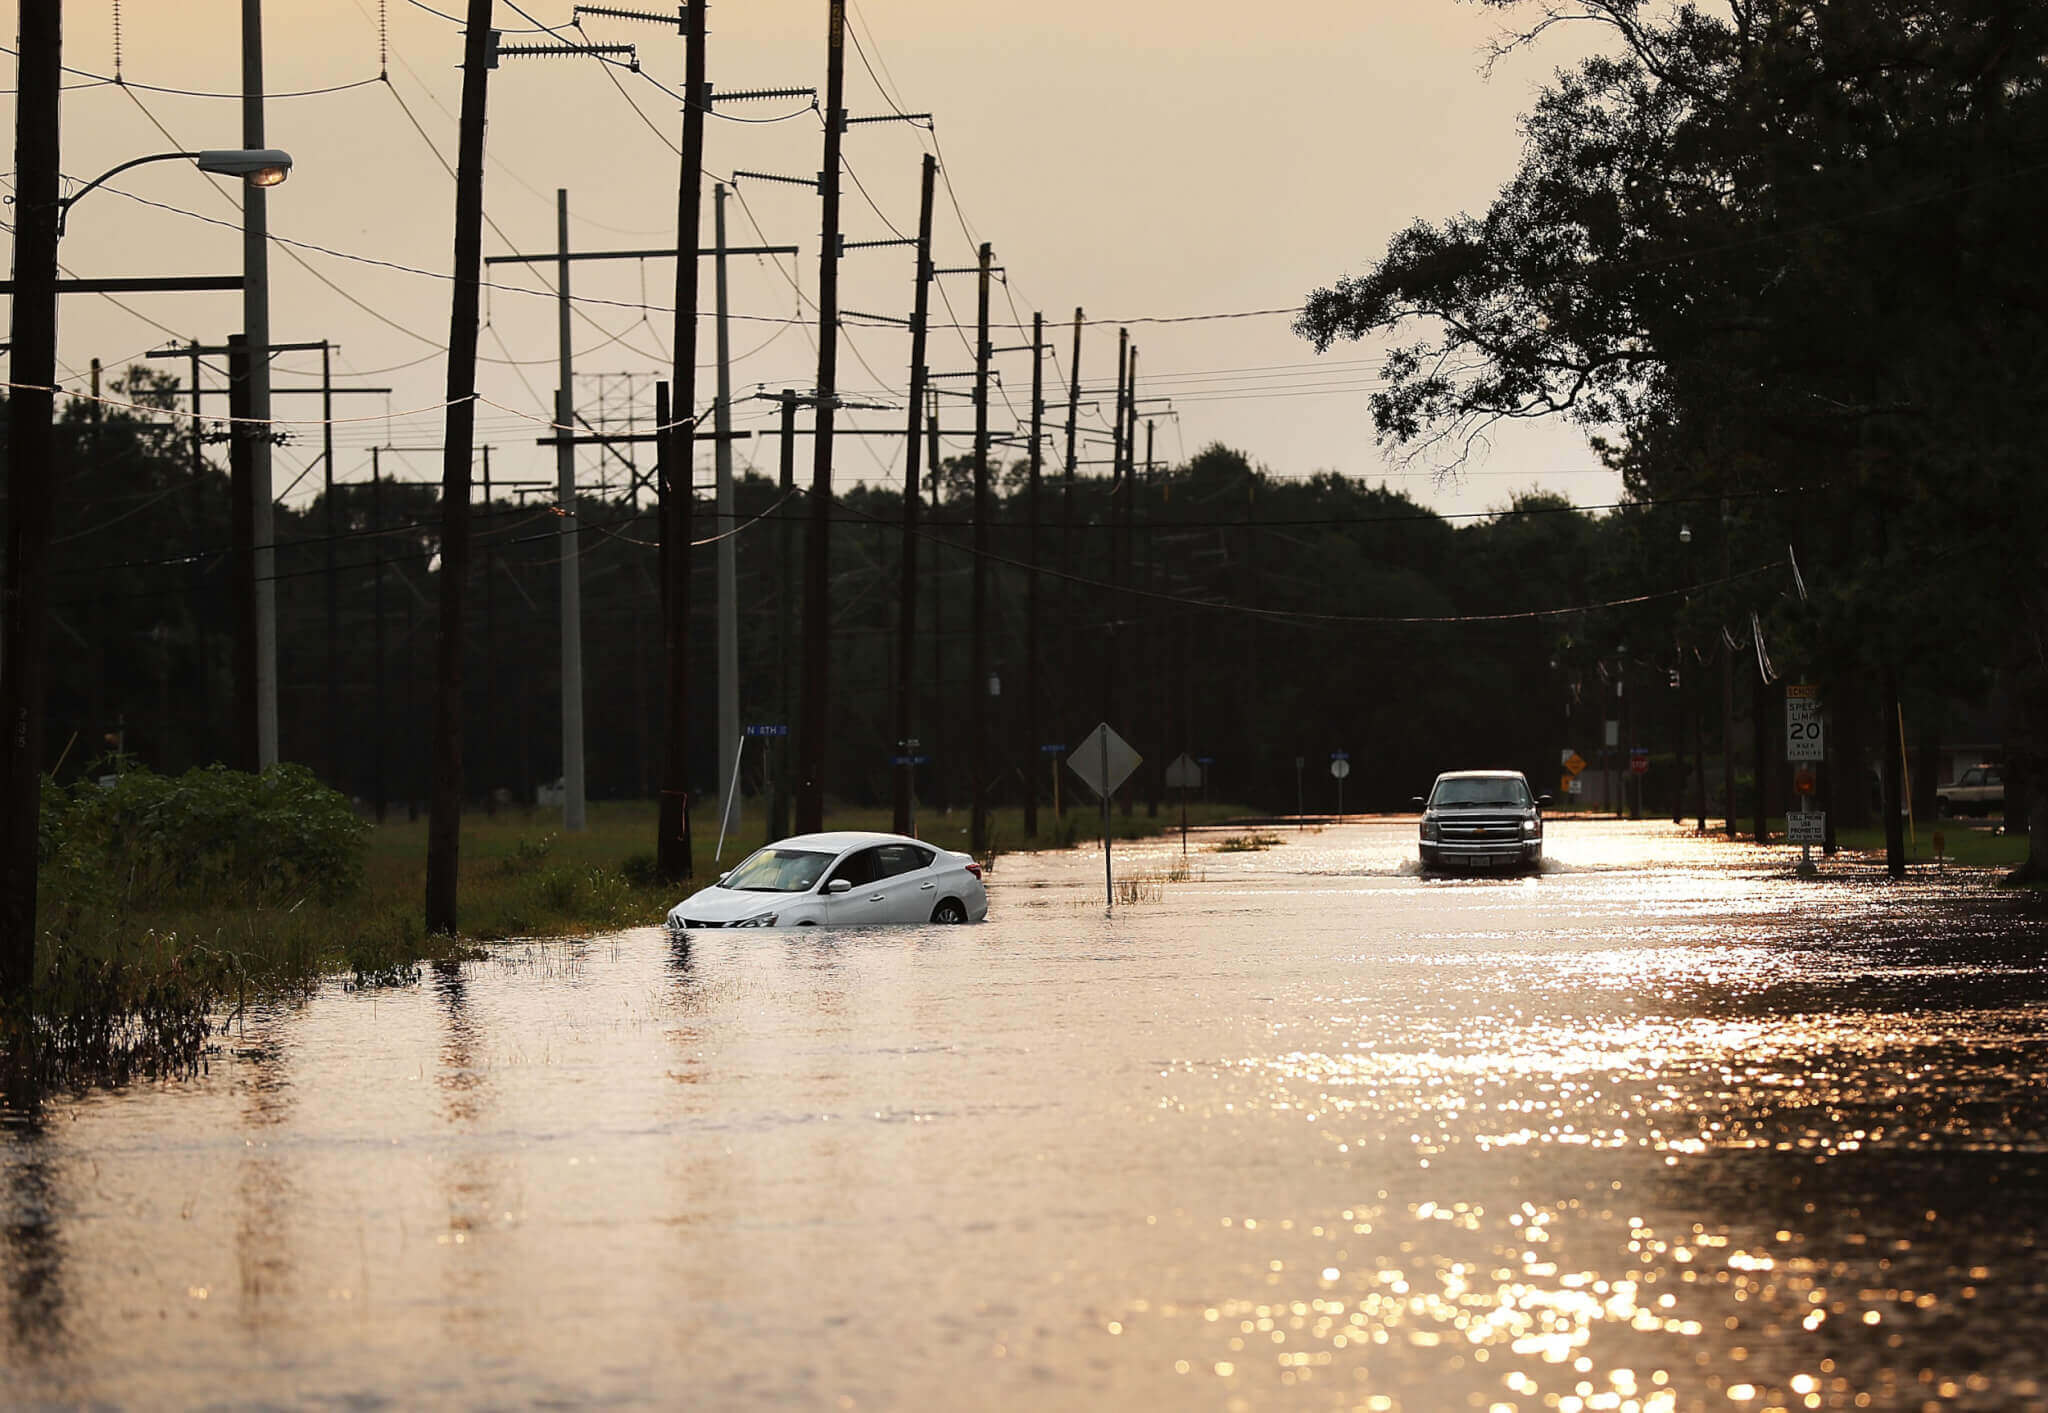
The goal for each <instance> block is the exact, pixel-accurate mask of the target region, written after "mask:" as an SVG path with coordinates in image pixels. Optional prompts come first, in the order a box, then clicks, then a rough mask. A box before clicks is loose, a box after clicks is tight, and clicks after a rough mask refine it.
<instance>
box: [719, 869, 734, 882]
mask: <svg viewBox="0 0 2048 1413" xmlns="http://www.w3.org/2000/svg"><path fill="white" fill-rule="evenodd" d="M732 875H733V870H732V869H727V870H726V871H725V872H724V873H721V874H719V875H718V881H719V882H720V883H723V882H725V880H726V879H728V878H731V877H732Z"/></svg>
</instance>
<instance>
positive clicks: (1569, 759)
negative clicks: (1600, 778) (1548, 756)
mask: <svg viewBox="0 0 2048 1413" xmlns="http://www.w3.org/2000/svg"><path fill="white" fill-rule="evenodd" d="M1564 768H1565V769H1566V770H1569V771H1570V772H1571V773H1572V774H1574V775H1577V774H1578V773H1579V772H1580V771H1582V770H1584V769H1585V768H1586V758H1585V757H1584V756H1582V755H1580V754H1579V753H1578V752H1577V751H1566V752H1565V755H1564Z"/></svg>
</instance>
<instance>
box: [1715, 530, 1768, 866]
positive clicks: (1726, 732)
mask: <svg viewBox="0 0 2048 1413" xmlns="http://www.w3.org/2000/svg"><path fill="white" fill-rule="evenodd" d="M1733 535H1734V521H1733V520H1732V519H1731V518H1730V517H1729V514H1728V502H1727V500H1726V499H1723V500H1722V502H1721V578H1722V579H1723V580H1724V581H1725V580H1727V579H1729V578H1730V577H1732V575H1733V571H1732V570H1731V569H1730V568H1729V564H1730V555H1731V550H1730V545H1729V541H1730V540H1731V538H1732V537H1733ZM1757 783H1758V784H1762V783H1763V782H1762V781H1758V782H1757ZM1721 800H1722V805H1723V808H1724V809H1725V810H1726V811H1727V819H1726V821H1725V825H1724V827H1725V828H1726V830H1727V833H1728V837H1729V838H1730V839H1733V838H1734V837H1735V645H1734V644H1733V643H1731V642H1729V641H1728V630H1727V628H1726V627H1723V628H1722V629H1721Z"/></svg>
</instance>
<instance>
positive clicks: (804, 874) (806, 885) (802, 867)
mask: <svg viewBox="0 0 2048 1413" xmlns="http://www.w3.org/2000/svg"><path fill="white" fill-rule="evenodd" d="M837 857H838V855H836V854H818V853H812V852H811V851H810V850H808V849H763V850H761V852H760V853H758V854H755V855H753V856H752V857H751V858H749V859H748V860H747V861H746V862H745V863H743V864H741V865H740V866H739V867H738V868H736V869H734V870H733V871H732V872H731V873H729V874H727V875H726V877H725V881H724V882H723V883H721V884H719V885H718V886H719V887H721V888H729V889H731V890H732V891H734V892H735V893H804V892H808V891H809V890H810V889H812V888H813V887H815V886H816V885H817V882H818V879H819V878H820V877H821V876H822V875H823V874H824V872H825V868H826V865H828V864H830V863H831V862H832V860H833V859H835V858H837Z"/></svg>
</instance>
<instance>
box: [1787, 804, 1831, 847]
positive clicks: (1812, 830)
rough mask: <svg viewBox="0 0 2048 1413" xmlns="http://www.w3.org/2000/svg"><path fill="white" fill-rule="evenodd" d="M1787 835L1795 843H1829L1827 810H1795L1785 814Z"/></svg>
mask: <svg viewBox="0 0 2048 1413" xmlns="http://www.w3.org/2000/svg"><path fill="white" fill-rule="evenodd" d="M1785 837H1786V838H1787V839H1788V840H1790V841H1791V842H1792V843H1794V844H1825V843H1827V841H1828V816H1827V811H1826V810H1794V811H1793V812H1792V813H1791V814H1788V815H1786V816H1785Z"/></svg>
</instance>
